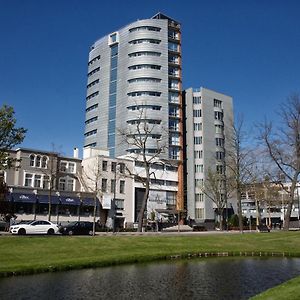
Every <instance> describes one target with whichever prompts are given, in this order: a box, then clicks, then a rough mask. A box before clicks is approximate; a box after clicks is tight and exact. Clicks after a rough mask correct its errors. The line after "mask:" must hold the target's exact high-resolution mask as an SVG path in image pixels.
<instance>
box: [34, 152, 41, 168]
mask: <svg viewBox="0 0 300 300" xmlns="http://www.w3.org/2000/svg"><path fill="white" fill-rule="evenodd" d="M35 166H36V167H37V168H40V167H41V157H40V156H39V155H37V156H36V158H35Z"/></svg>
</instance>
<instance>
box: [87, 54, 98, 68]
mask: <svg viewBox="0 0 300 300" xmlns="http://www.w3.org/2000/svg"><path fill="white" fill-rule="evenodd" d="M99 59H100V55H98V56H96V57H95V58H93V59H91V60H90V61H89V63H88V65H89V66H90V65H92V64H93V63H95V62H96V61H98V60H99Z"/></svg>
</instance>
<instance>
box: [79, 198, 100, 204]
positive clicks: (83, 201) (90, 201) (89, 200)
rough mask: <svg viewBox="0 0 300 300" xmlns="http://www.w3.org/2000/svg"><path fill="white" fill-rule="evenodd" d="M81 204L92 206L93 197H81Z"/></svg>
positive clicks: (97, 202)
mask: <svg viewBox="0 0 300 300" xmlns="http://www.w3.org/2000/svg"><path fill="white" fill-rule="evenodd" d="M82 205H84V206H94V199H93V198H84V199H82ZM96 205H97V206H99V200H98V199H97V201H96Z"/></svg>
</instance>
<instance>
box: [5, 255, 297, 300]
mask: <svg viewBox="0 0 300 300" xmlns="http://www.w3.org/2000/svg"><path fill="white" fill-rule="evenodd" d="M297 275H300V259H287V258H268V259H260V258H207V259H200V260H196V259H193V260H189V261H173V262H164V263H153V264H143V265H131V266H119V267H110V268H103V269H88V270H80V271H69V272H62V273H49V274H41V275H33V276H23V277H16V278H6V279H1V280H0V299H55V298H56V299H96V298H97V299H151V300H152V299H214V300H218V299H248V298H249V297H251V296H253V295H255V294H257V293H260V292H261V291H263V290H265V289H267V288H270V287H272V286H275V285H277V284H279V283H281V282H283V281H286V280H288V279H290V278H292V277H294V276H297Z"/></svg>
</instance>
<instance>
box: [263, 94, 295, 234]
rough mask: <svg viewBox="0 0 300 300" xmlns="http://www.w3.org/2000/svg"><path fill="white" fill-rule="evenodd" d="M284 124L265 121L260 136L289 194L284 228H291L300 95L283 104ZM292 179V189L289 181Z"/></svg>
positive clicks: (281, 119)
mask: <svg viewBox="0 0 300 300" xmlns="http://www.w3.org/2000/svg"><path fill="white" fill-rule="evenodd" d="M280 109H281V110H280V112H279V114H278V115H279V117H280V124H279V126H278V127H276V128H275V127H274V126H273V124H272V122H270V121H267V120H265V122H264V123H263V124H261V125H260V134H259V138H260V140H261V141H262V142H263V145H264V148H265V153H266V154H267V157H269V158H270V160H271V162H272V163H273V164H274V165H275V168H276V169H277V172H276V173H275V174H276V175H275V176H277V182H278V183H279V184H280V185H281V187H282V189H283V190H285V191H286V192H287V193H288V195H289V200H288V203H287V210H286V213H285V218H284V219H285V222H284V230H288V229H289V225H290V216H291V212H292V205H293V203H294V200H295V190H296V186H297V182H298V177H299V174H300V96H299V94H294V95H292V96H290V97H288V99H287V101H286V103H283V104H282V105H281V107H280ZM283 178H284V179H285V180H287V181H289V182H290V184H291V186H290V188H288V187H287V186H286V185H285V184H284V183H285V182H284V181H285V180H283Z"/></svg>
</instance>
